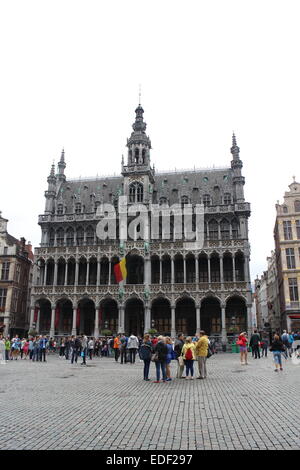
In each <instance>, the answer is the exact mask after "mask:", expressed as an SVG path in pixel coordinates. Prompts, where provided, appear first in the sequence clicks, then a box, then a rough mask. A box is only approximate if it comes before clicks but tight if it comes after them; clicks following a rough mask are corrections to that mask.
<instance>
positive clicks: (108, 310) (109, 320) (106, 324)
mask: <svg viewBox="0 0 300 470" xmlns="http://www.w3.org/2000/svg"><path fill="white" fill-rule="evenodd" d="M118 320H119V305H118V302H117V301H116V300H115V299H114V298H112V297H111V296H107V297H104V298H103V299H101V301H100V304H99V331H100V332H101V331H102V330H110V331H111V332H112V333H113V334H117V332H118V326H119V325H118Z"/></svg>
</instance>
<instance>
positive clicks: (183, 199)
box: [181, 196, 189, 206]
mask: <svg viewBox="0 0 300 470" xmlns="http://www.w3.org/2000/svg"><path fill="white" fill-rule="evenodd" d="M188 203H189V198H188V196H182V197H181V205H182V206H184V205H185V204H188Z"/></svg>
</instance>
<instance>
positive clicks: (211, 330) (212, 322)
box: [200, 295, 222, 336]
mask: <svg viewBox="0 0 300 470" xmlns="http://www.w3.org/2000/svg"><path fill="white" fill-rule="evenodd" d="M200 322H201V330H204V331H205V333H206V334H207V335H209V336H210V335H217V336H218V335H221V333H222V312H221V299H220V298H219V297H217V296H215V295H207V296H205V297H204V298H203V299H202V300H201V307H200Z"/></svg>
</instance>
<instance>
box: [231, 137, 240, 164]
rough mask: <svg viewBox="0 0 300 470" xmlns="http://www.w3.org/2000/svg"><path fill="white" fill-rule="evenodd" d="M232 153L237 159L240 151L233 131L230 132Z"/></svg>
mask: <svg viewBox="0 0 300 470" xmlns="http://www.w3.org/2000/svg"><path fill="white" fill-rule="evenodd" d="M230 151H231V153H232V155H233V158H236V159H238V158H239V153H240V149H239V147H238V146H237V143H236V136H235V133H234V132H233V133H232V147H231V149H230Z"/></svg>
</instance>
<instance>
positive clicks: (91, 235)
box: [86, 226, 94, 245]
mask: <svg viewBox="0 0 300 470" xmlns="http://www.w3.org/2000/svg"><path fill="white" fill-rule="evenodd" d="M86 242H87V244H88V245H93V244H94V229H93V227H91V226H89V227H88V228H87V230H86Z"/></svg>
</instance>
